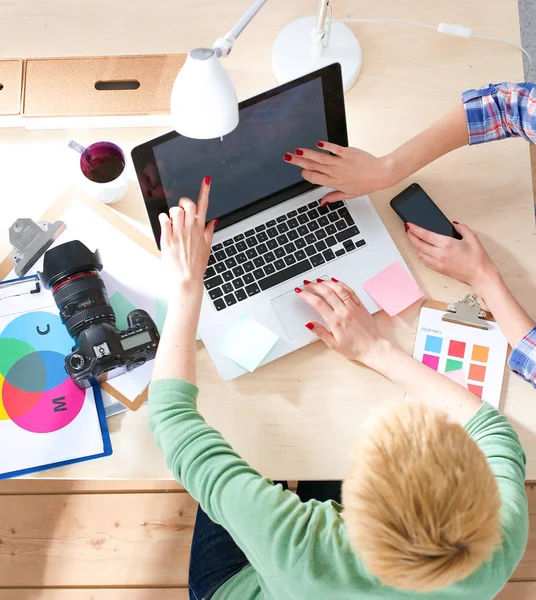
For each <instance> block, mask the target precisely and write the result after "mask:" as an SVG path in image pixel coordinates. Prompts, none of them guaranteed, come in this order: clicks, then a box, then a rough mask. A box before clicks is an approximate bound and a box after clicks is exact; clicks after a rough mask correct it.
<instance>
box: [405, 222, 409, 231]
mask: <svg viewBox="0 0 536 600" xmlns="http://www.w3.org/2000/svg"><path fill="white" fill-rule="evenodd" d="M404 229H405V230H406V231H409V225H408V224H407V223H404Z"/></svg>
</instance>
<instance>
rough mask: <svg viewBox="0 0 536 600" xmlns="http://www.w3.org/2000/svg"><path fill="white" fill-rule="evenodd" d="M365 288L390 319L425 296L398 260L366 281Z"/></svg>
mask: <svg viewBox="0 0 536 600" xmlns="http://www.w3.org/2000/svg"><path fill="white" fill-rule="evenodd" d="M363 288H364V290H365V291H366V292H367V294H368V295H369V296H370V297H371V298H372V299H373V300H374V301H375V302H376V304H378V306H379V307H380V308H383V310H384V311H385V312H386V313H387V314H388V315H389V316H390V317H394V316H395V315H397V314H398V313H401V312H402V311H403V310H404V309H406V308H407V307H408V306H410V305H411V304H413V303H414V302H417V300H419V298H422V297H423V296H424V294H423V292H422V291H421V289H420V288H419V286H418V285H417V282H416V281H415V279H413V277H412V276H411V275H410V274H409V273H408V272H407V270H406V269H405V268H404V267H403V266H402V265H401V264H400V263H399V262H398V261H397V260H395V262H394V263H391V264H390V265H389V266H388V267H386V268H385V269H383V270H382V271H380V272H379V273H376V275H374V277H372V278H371V279H369V280H368V281H366V282H365V283H364V284H363Z"/></svg>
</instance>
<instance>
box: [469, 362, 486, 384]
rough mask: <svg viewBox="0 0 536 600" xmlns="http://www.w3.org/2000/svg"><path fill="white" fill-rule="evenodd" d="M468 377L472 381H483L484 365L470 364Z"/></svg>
mask: <svg viewBox="0 0 536 600" xmlns="http://www.w3.org/2000/svg"><path fill="white" fill-rule="evenodd" d="M469 379H472V380H473V381H484V379H486V367H484V366H483V365H473V364H472V365H471V367H470V368H469Z"/></svg>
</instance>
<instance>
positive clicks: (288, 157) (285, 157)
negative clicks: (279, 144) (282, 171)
mask: <svg viewBox="0 0 536 600" xmlns="http://www.w3.org/2000/svg"><path fill="white" fill-rule="evenodd" d="M283 160H286V161H290V160H292V156H291V155H290V154H289V153H288V152H285V154H283Z"/></svg>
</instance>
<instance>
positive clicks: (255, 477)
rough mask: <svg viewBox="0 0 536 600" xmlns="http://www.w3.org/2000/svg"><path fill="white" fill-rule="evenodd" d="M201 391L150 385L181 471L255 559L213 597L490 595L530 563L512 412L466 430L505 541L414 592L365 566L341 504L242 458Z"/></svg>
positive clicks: (157, 424) (292, 599) (158, 425)
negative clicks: (450, 580) (492, 485)
mask: <svg viewBox="0 0 536 600" xmlns="http://www.w3.org/2000/svg"><path fill="white" fill-rule="evenodd" d="M197 394H198V389H197V388H196V387H195V386H193V385H191V384H189V383H186V382H184V381H180V380H173V379H168V380H162V381H157V382H155V383H153V384H151V387H150V391H149V422H150V428H151V430H152V431H153V433H154V435H155V438H156V441H157V443H158V446H159V447H160V449H161V450H162V451H163V452H164V454H165V457H166V461H167V465H168V466H169V468H170V469H171V470H172V472H173V475H174V477H175V478H176V479H177V481H179V482H180V483H182V484H183V485H184V487H185V488H186V489H187V490H188V491H189V492H190V494H191V495H192V496H193V497H194V498H195V499H196V500H198V501H199V503H200V504H201V506H202V507H203V509H204V510H205V511H206V513H207V514H208V515H209V517H210V518H211V519H212V520H213V521H214V522H216V523H219V524H221V525H222V526H223V527H225V529H227V531H229V533H230V534H231V536H232V537H233V539H234V540H235V542H236V543H237V544H238V546H239V547H240V548H241V549H242V551H243V552H244V553H245V555H246V556H247V558H248V559H249V561H250V563H251V565H248V566H247V567H245V568H244V569H242V571H241V572H240V573H238V574H237V575H235V576H234V577H232V578H231V579H230V580H229V581H228V582H227V583H225V584H224V585H223V586H222V587H221V588H220V589H219V590H218V592H217V593H216V594H215V596H214V600H261V599H263V600H268V599H269V600H299V599H306V600H326V599H329V600H398V599H408V600H409V599H412V600H414V599H415V598H419V599H420V600H447V599H448V600H458V599H459V600H461V599H463V600H469V599H471V600H473V599H475V600H476V599H478V600H491V599H492V598H494V597H495V596H496V595H497V593H498V592H499V591H500V590H501V588H502V587H503V586H504V584H505V583H506V581H507V580H508V579H509V577H510V575H511V574H512V572H513V571H514V569H515V567H516V565H517V564H518V563H519V561H520V560H521V557H522V556H523V553H524V550H525V545H526V542H527V535H528V508H527V497H526V494H525V486H524V479H525V455H524V453H523V449H522V448H521V445H520V443H519V440H518V437H517V435H516V433H515V432H514V430H513V429H512V427H511V426H510V424H509V423H508V421H507V420H506V418H505V417H503V416H501V415H500V414H499V413H498V412H497V411H496V410H494V409H492V408H491V407H490V406H488V405H486V404H485V405H483V406H482V408H481V409H480V410H479V411H478V413H477V414H476V415H475V416H474V417H473V418H472V419H471V421H469V423H468V424H467V426H466V429H467V431H468V433H469V435H471V437H472V438H473V439H474V440H475V441H476V442H477V444H478V445H479V447H480V449H481V450H482V452H483V453H484V454H485V456H486V457H487V459H488V462H489V464H490V466H491V468H492V470H493V472H494V473H495V475H496V477H497V482H498V484H499V489H500V493H501V497H502V501H503V507H502V527H503V539H504V541H503V544H502V546H501V548H499V549H498V550H497V551H496V552H495V554H494V555H493V558H492V560H491V561H490V562H488V563H486V564H484V565H482V566H481V567H480V568H479V569H478V570H477V571H476V572H475V573H473V574H472V575H471V576H470V577H468V578H467V579H466V580H465V581H462V582H460V583H456V584H454V585H451V586H450V587H448V588H445V589H442V590H437V591H434V592H430V593H425V594H415V593H410V592H402V591H398V590H396V589H394V588H391V587H387V586H383V585H382V584H381V582H380V581H379V580H378V579H377V578H376V577H374V576H373V575H372V574H371V573H369V572H368V571H367V570H366V569H365V567H364V565H363V563H362V562H361V560H360V559H359V556H358V555H357V553H356V552H355V551H354V550H353V548H352V546H351V545H350V540H349V538H348V534H347V531H346V527H345V523H344V520H343V519H342V517H341V514H340V513H341V507H340V506H339V505H338V504H336V503H335V502H324V503H320V502H317V501H314V500H313V501H309V502H307V503H302V502H301V501H300V499H299V498H298V496H296V495H295V494H293V493H292V492H289V491H283V489H282V488H281V486H280V485H276V486H274V485H273V483H272V482H271V481H270V480H268V479H266V478H265V477H262V476H261V475H259V473H257V472H256V471H255V470H254V469H252V468H251V467H250V466H249V465H248V464H247V463H246V462H245V461H244V460H243V459H242V458H240V456H238V454H237V453H236V452H234V451H233V449H232V448H231V446H230V445H229V444H228V443H227V442H226V441H225V440H224V439H223V437H222V436H221V435H220V434H219V433H218V432H217V431H215V430H214V429H213V428H212V427H210V426H209V425H207V423H206V422H205V420H204V419H203V417H202V416H201V415H200V414H199V413H198V411H197V408H196V399H197Z"/></svg>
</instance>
